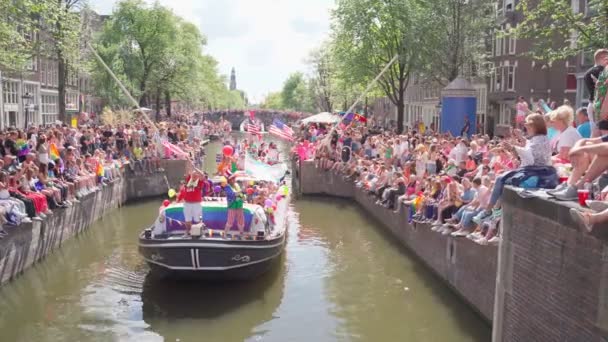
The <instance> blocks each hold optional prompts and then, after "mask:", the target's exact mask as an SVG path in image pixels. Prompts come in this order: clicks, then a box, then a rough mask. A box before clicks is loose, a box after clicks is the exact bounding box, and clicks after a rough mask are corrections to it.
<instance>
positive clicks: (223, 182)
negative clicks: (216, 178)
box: [220, 176, 228, 184]
mask: <svg viewBox="0 0 608 342" xmlns="http://www.w3.org/2000/svg"><path fill="white" fill-rule="evenodd" d="M220 184H228V180H227V179H226V177H224V176H222V177H221V178H220Z"/></svg>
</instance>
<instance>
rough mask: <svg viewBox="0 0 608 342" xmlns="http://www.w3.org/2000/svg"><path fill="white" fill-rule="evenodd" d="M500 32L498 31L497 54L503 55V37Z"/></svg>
mask: <svg viewBox="0 0 608 342" xmlns="http://www.w3.org/2000/svg"><path fill="white" fill-rule="evenodd" d="M499 35H500V32H496V48H495V56H500V55H502V40H503V38H502V37H500V36H499Z"/></svg>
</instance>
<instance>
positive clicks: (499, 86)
mask: <svg viewBox="0 0 608 342" xmlns="http://www.w3.org/2000/svg"><path fill="white" fill-rule="evenodd" d="M503 69H504V68H503V67H502V66H500V67H497V68H496V77H495V82H496V83H495V85H494V91H503V78H504V75H503Z"/></svg>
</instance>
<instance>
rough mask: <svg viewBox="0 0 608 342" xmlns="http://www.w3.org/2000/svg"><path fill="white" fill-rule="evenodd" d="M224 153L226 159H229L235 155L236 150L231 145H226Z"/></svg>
mask: <svg viewBox="0 0 608 342" xmlns="http://www.w3.org/2000/svg"><path fill="white" fill-rule="evenodd" d="M222 152H223V153H224V155H225V156H226V157H229V156H231V155H232V154H233V153H234V148H232V146H230V145H226V146H224V148H223V149H222Z"/></svg>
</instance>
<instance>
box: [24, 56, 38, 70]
mask: <svg viewBox="0 0 608 342" xmlns="http://www.w3.org/2000/svg"><path fill="white" fill-rule="evenodd" d="M26 68H27V70H30V71H36V70H38V57H37V56H32V58H30V59H29V60H28V61H27V66H26Z"/></svg>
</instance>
